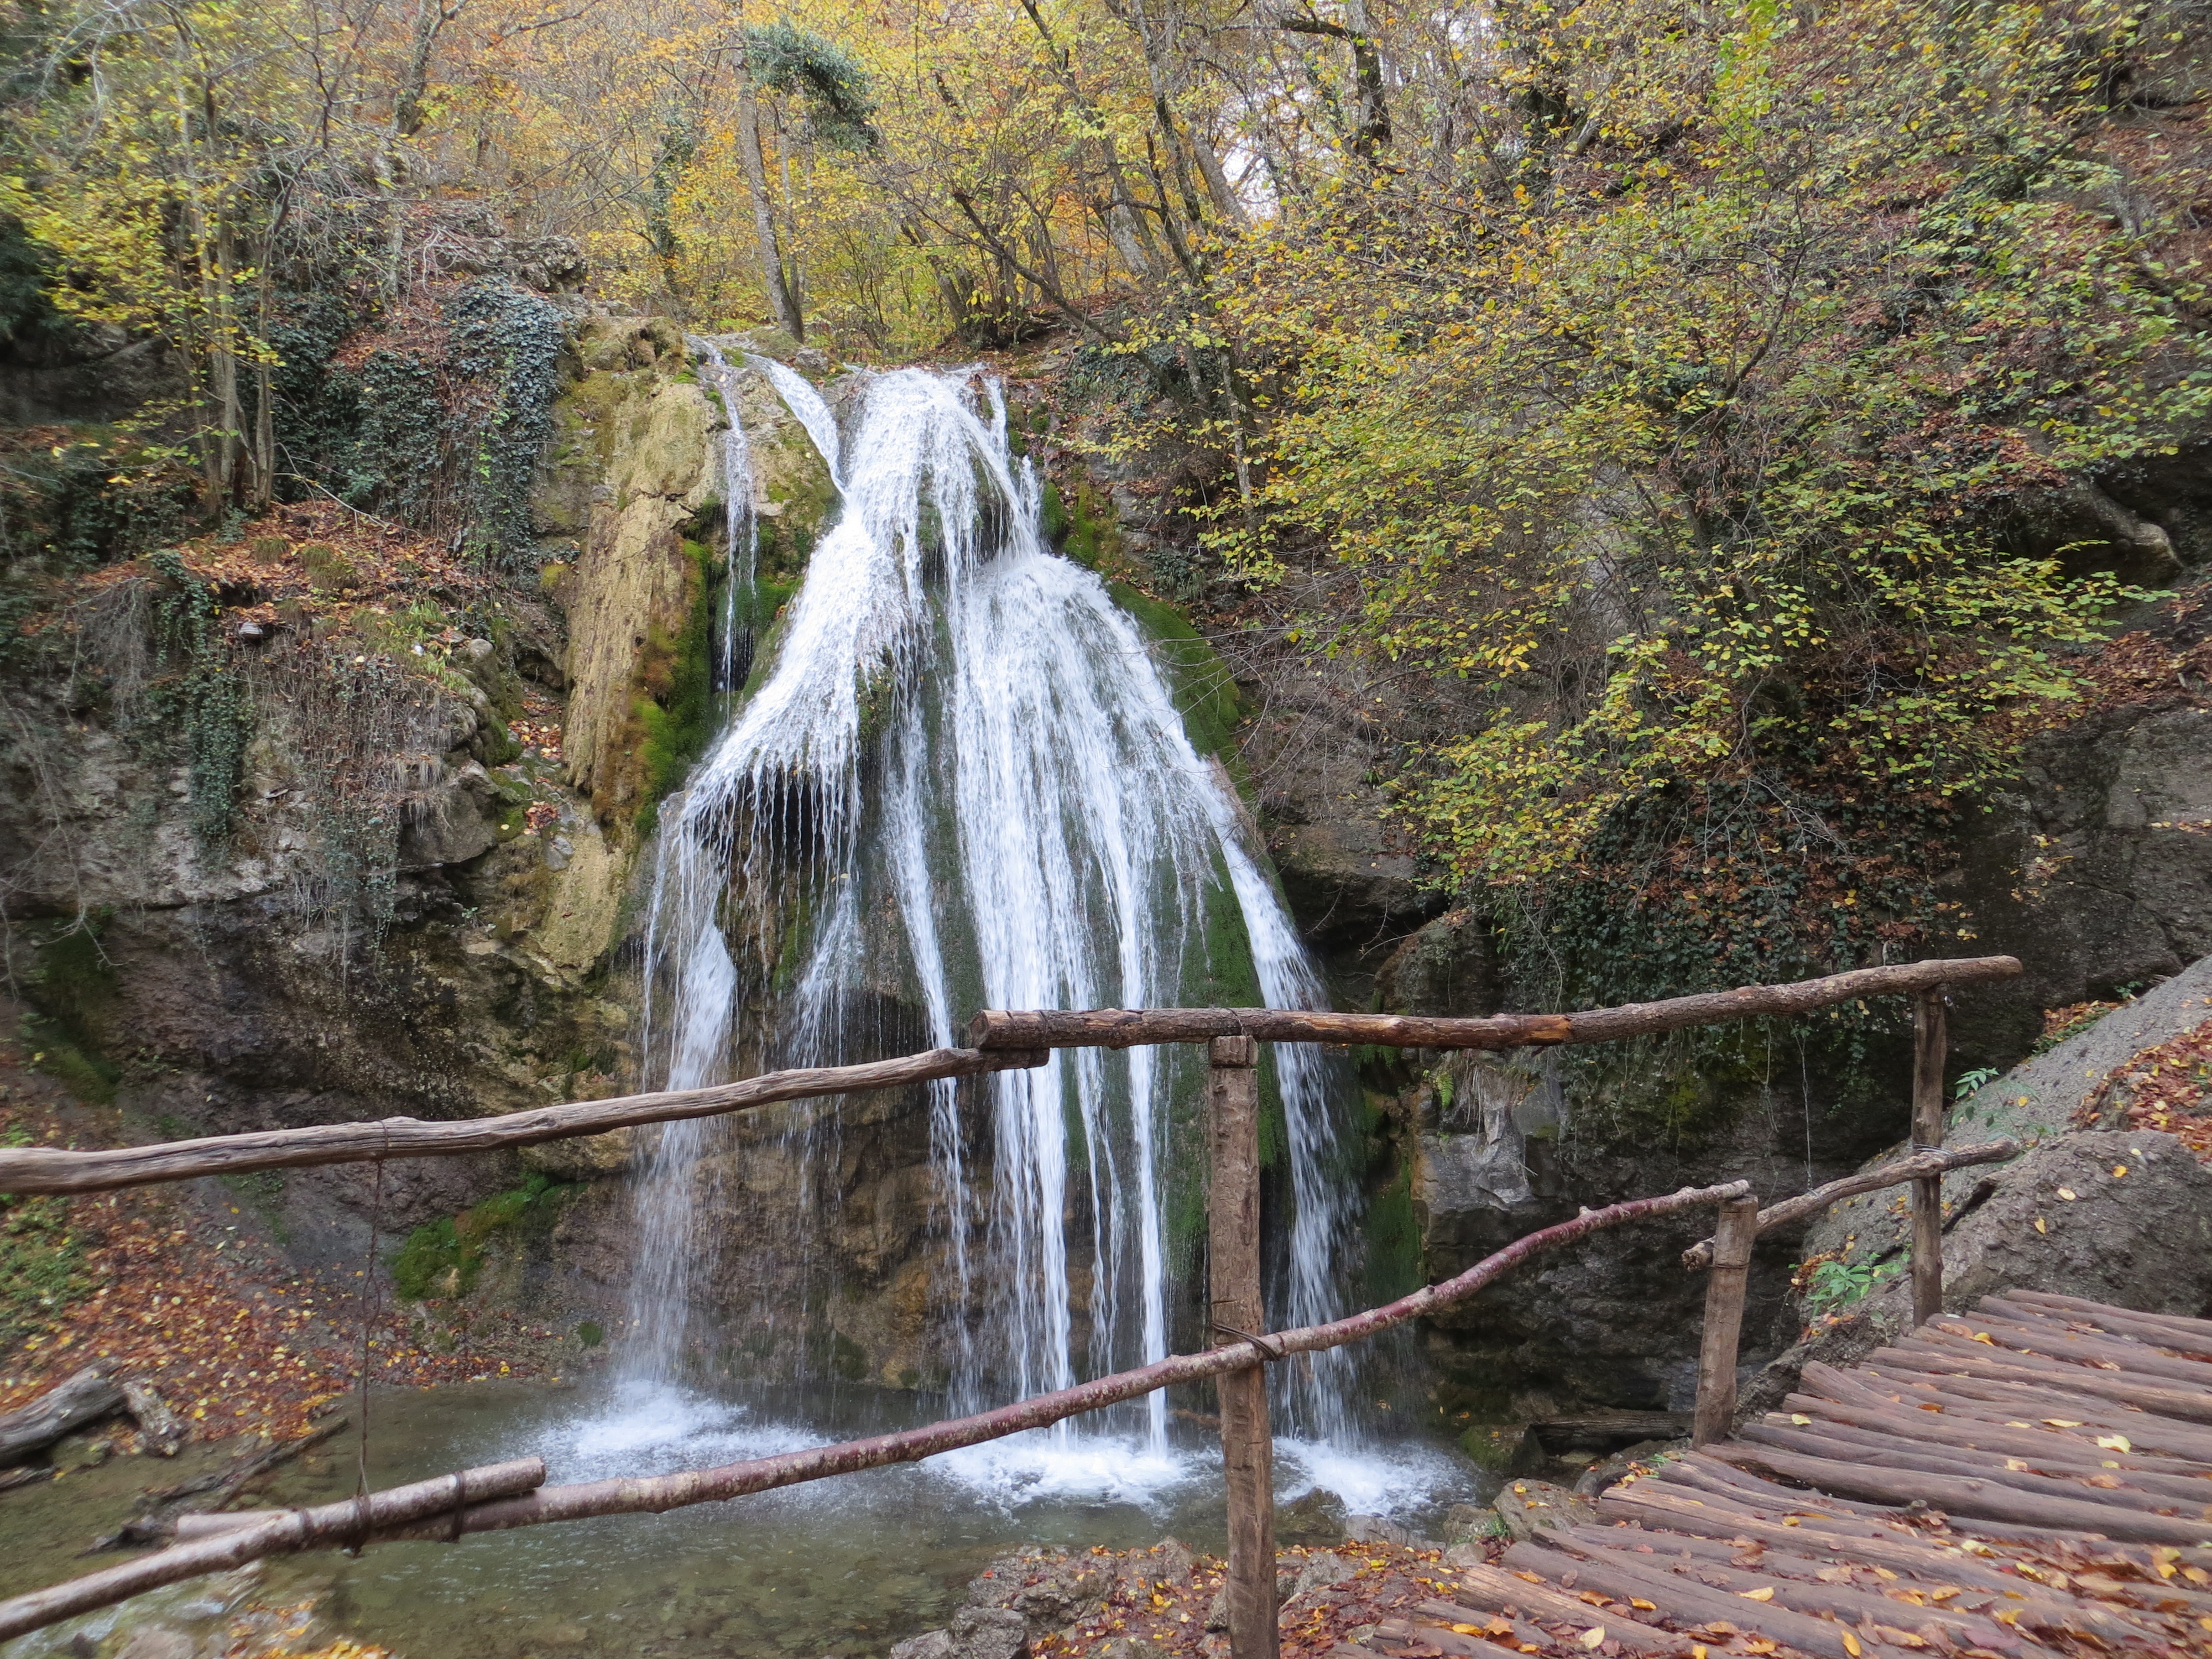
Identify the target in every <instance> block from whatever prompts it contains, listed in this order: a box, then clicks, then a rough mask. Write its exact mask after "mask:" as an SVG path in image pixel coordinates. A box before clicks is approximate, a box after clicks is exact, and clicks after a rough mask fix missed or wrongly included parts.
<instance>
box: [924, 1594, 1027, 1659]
mask: <svg viewBox="0 0 2212 1659" xmlns="http://www.w3.org/2000/svg"><path fill="white" fill-rule="evenodd" d="M1029 1650H1030V1635H1029V1627H1028V1625H1027V1624H1026V1622H1025V1621H1024V1620H1023V1618H1022V1615H1021V1614H1020V1613H1016V1612H1015V1611H1014V1610H1013V1609H1012V1607H963V1608H961V1609H960V1611H959V1612H957V1613H954V1614H953V1615H952V1623H951V1626H948V1627H947V1628H945V1629H944V1630H932V1631H924V1632H922V1633H921V1635H919V1636H909V1637H908V1638H907V1639H906V1640H905V1641H903V1642H901V1643H899V1644H896V1646H894V1647H893V1648H892V1649H891V1659H1021V1656H1023V1655H1025V1654H1027V1653H1028V1652H1029Z"/></svg>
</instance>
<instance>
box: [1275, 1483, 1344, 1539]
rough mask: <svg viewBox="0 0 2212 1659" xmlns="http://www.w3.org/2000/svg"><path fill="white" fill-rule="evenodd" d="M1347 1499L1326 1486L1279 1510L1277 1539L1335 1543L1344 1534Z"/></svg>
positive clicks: (1276, 1523) (1277, 1512)
mask: <svg viewBox="0 0 2212 1659" xmlns="http://www.w3.org/2000/svg"><path fill="white" fill-rule="evenodd" d="M1345 1518H1346V1517H1345V1512H1344V1500H1343V1499H1342V1498H1339V1497H1338V1496H1337V1495H1336V1494H1335V1493H1334V1492H1331V1491H1329V1489H1328V1487H1326V1486H1316V1487H1315V1488H1314V1489H1313V1490H1312V1491H1311V1492H1308V1493H1306V1494H1305V1496H1304V1497H1303V1498H1294V1499H1293V1500H1291V1502H1290V1503H1287V1504H1280V1505H1279V1506H1278V1507H1277V1508H1276V1510H1275V1540H1276V1541H1277V1542H1278V1543H1280V1544H1334V1543H1336V1542H1338V1541H1340V1540H1341V1539H1342V1538H1343V1536H1344V1523H1345Z"/></svg>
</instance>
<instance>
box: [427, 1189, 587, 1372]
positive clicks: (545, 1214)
mask: <svg viewBox="0 0 2212 1659" xmlns="http://www.w3.org/2000/svg"><path fill="white" fill-rule="evenodd" d="M573 1191H574V1188H573V1187H568V1186H564V1185H561V1184H559V1183H556V1182H555V1181H554V1180H553V1179H552V1178H551V1177H550V1176H546V1175H543V1174H540V1173H538V1172H537V1171H535V1170H533V1171H532V1173H531V1174H530V1176H528V1178H527V1179H526V1180H525V1181H524V1182H523V1184H522V1185H521V1186H520V1187H518V1188H514V1189H513V1190H512V1191H509V1192H504V1193H499V1194H495V1195H494V1196H492V1197H490V1198H488V1199H486V1200H484V1201H483V1203H481V1204H478V1205H476V1206H473V1207H471V1208H470V1209H466V1210H464V1211H462V1212H460V1214H459V1215H457V1216H453V1217H450V1218H441V1219H439V1220H436V1221H433V1222H431V1223H429V1224H428V1225H427V1226H422V1227H417V1228H416V1230H415V1231H413V1232H411V1233H410V1234H408V1236H407V1241H406V1243H404V1244H402V1245H401V1246H400V1247H399V1250H398V1254H397V1255H394V1256H393V1257H392V1285H393V1286H394V1287H395V1288H396V1289H397V1290H398V1292H399V1294H400V1295H401V1296H402V1297H405V1298H406V1299H407V1300H408V1301H410V1302H424V1301H429V1300H432V1299H437V1300H441V1301H452V1300H455V1299H458V1298H459V1297H465V1296H466V1295H467V1294H468V1293H469V1292H470V1291H471V1290H473V1289H475V1288H476V1283H477V1277H478V1275H480V1274H481V1273H483V1266H484V1261H485V1250H486V1246H487V1245H489V1243H490V1242H491V1240H492V1239H493V1238H495V1237H497V1236H499V1235H500V1234H502V1233H513V1232H518V1231H522V1230H523V1229H525V1228H526V1227H529V1226H539V1225H542V1226H550V1225H552V1220H553V1217H554V1214H555V1212H556V1210H557V1209H558V1207H559V1206H560V1204H561V1202H562V1200H565V1199H566V1198H567V1197H568V1194H570V1193H571V1192H573ZM586 1346H589V1345H586Z"/></svg>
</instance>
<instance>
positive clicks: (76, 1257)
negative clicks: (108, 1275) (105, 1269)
mask: <svg viewBox="0 0 2212 1659" xmlns="http://www.w3.org/2000/svg"><path fill="white" fill-rule="evenodd" d="M30 1144H31V1139H30V1137H29V1136H28V1135H27V1134H24V1133H22V1132H21V1131H20V1130H13V1131H10V1132H9V1133H7V1134H6V1135H5V1136H0V1146H29V1145H30ZM90 1289H91V1282H90V1280H89V1279H88V1277H87V1276H86V1274H85V1273H84V1245H83V1242H82V1239H80V1238H79V1237H78V1236H77V1235H76V1233H75V1232H73V1231H70V1225H69V1202H68V1200H65V1199H59V1198H33V1197H9V1196H0V1355H5V1354H7V1353H9V1352H12V1351H13V1350H14V1349H15V1347H16V1346H17V1345H19V1344H20V1343H21V1342H22V1341H23V1340H24V1339H25V1338H27V1337H30V1336H35V1335H36V1334H38V1333H39V1332H40V1331H41V1330H44V1329H45V1328H46V1327H47V1326H48V1325H50V1324H51V1323H52V1321H53V1318H54V1316H56V1315H57V1314H58V1313H59V1312H60V1311H61V1310H63V1309H64V1308H66V1307H67V1306H68V1305H69V1304H70V1303H72V1302H75V1301H76V1300H77V1299H78V1298H79V1297H82V1296H83V1295H84V1294H85V1293H86V1291H88V1290H90Z"/></svg>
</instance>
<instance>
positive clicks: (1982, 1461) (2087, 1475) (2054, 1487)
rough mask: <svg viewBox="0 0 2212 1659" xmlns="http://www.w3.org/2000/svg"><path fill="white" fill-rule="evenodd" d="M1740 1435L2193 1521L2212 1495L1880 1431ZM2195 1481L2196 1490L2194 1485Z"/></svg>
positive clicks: (1756, 1428)
mask: <svg viewBox="0 0 2212 1659" xmlns="http://www.w3.org/2000/svg"><path fill="white" fill-rule="evenodd" d="M1738 1438H1739V1439H1741V1441H1743V1442H1744V1443H1746V1444H1747V1445H1754V1446H1773V1447H1776V1448H1778V1449H1780V1450H1783V1451H1798V1452H1803V1453H1805V1454H1807V1455H1809V1456H1814V1457H1832V1458H1836V1459H1838V1460H1840V1461H1843V1462H1859V1463H1863V1464H1865V1465H1867V1466H1868V1467H1869V1468H1883V1469H1902V1470H1907V1471H1917V1472H1918V1473H1920V1474H1947V1475H1956V1476H1958V1477H1959V1478H1960V1479H1961V1480H1990V1481H1994V1482H1995V1483H1996V1484H1997V1485H1998V1486H2012V1487H2015V1488H2016V1489H2017V1490H2019V1491H2021V1492H2040V1493H2042V1494H2043V1495H2044V1496H2045V1497H2046V1498H2079V1499H2081V1500H2083V1501H2085V1502H2087V1503H2093V1504H2108V1505H2110V1506H2111V1507H2112V1508H2113V1509H2124V1510H2142V1511H2144V1512H2145V1513H2147V1514H2151V1515H2161V1514H2174V1513H2185V1514H2186V1515H2187V1516H2188V1518H2189V1519H2191V1520H2192V1521H2194V1520H2198V1519H2201V1518H2202V1513H2203V1509H2204V1506H2205V1502H2206V1500H2207V1499H2208V1498H2212V1482H2206V1481H2203V1480H2196V1481H2193V1482H2191V1481H2188V1480H2182V1479H2178V1478H2175V1477H2172V1476H2166V1477H2160V1476H2156V1475H2148V1474H2134V1475H2133V1478H2132V1479H2131V1480H2123V1479H2122V1475H2121V1472H2120V1471H2118V1470H2117V1469H2106V1468H2100V1466H2099V1465H2097V1464H2096V1463H2093V1462H2087V1463H2081V1464H2077V1465H2075V1468H2077V1469H2078V1470H2079V1472H2080V1473H2079V1474H2078V1476H2069V1475H2065V1474H2045V1473H2043V1472H2041V1471H2039V1470H2035V1469H2030V1468H2024V1467H2023V1468H2008V1467H2007V1465H2006V1462H2005V1460H2004V1459H2003V1458H2002V1457H2001V1456H1998V1455H1995V1454H1993V1453H1983V1452H1975V1451H1973V1450H1972V1449H1969V1448H1958V1449H1944V1450H1941V1451H1938V1450H1935V1449H1929V1448H1924V1447H1914V1446H1900V1445H1899V1444H1898V1443H1896V1442H1895V1441H1893V1440H1891V1439H1889V1438H1887V1437H1886V1436H1883V1435H1879V1434H1866V1433H1854V1432H1850V1431H1839V1430H1825V1431H1824V1430H1822V1429H1820V1428H1818V1427H1814V1428H1796V1427H1794V1426H1791V1427H1782V1426H1777V1425H1771V1424H1765V1423H1748V1424H1746V1425H1744V1427H1743V1429H1742V1430H1741V1431H1740V1433H1739V1435H1738ZM2012 1461H2013V1462H2015V1463H2021V1464H2025V1462H2026V1461H2027V1460H2026V1459H2024V1458H2017V1457H2016V1458H2015V1459H2013V1460H2012ZM2100 1475H2101V1476H2104V1477H2106V1478H2108V1479H2110V1480H2112V1481H2113V1482H2114V1483H2115V1484H2113V1485H2112V1486H2088V1485H2086V1484H2085V1482H2086V1481H2087V1480H2095V1479H2096V1478H2097V1477H2099V1476H2100ZM2145 1481H2160V1485H2158V1486H2145V1485H2142V1484H2141V1483H2142V1482H2145ZM2192 1486H2193V1487H2194V1490H2191V1487H2192Z"/></svg>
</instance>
